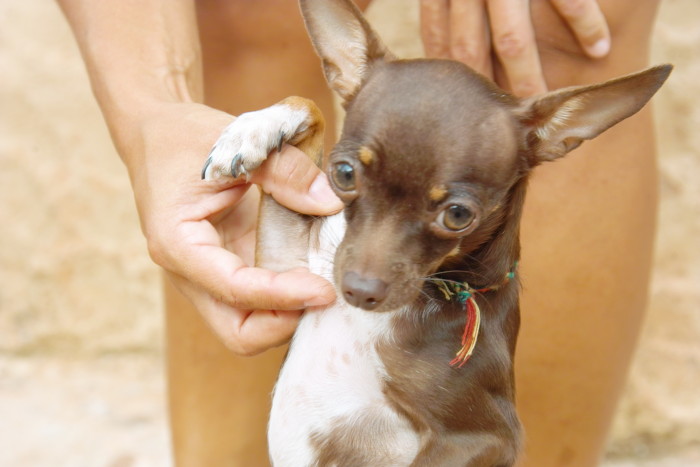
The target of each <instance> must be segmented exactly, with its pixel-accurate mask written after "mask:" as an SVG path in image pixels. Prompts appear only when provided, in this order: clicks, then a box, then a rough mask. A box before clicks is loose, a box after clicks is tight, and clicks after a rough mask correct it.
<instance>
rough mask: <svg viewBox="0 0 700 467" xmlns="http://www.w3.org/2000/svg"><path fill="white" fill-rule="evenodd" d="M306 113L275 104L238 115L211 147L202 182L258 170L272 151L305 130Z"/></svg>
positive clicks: (280, 148)
mask: <svg viewBox="0 0 700 467" xmlns="http://www.w3.org/2000/svg"><path fill="white" fill-rule="evenodd" d="M308 120H309V113H308V111H307V110H306V109H303V108H301V109H300V108H294V107H291V106H289V105H285V104H275V105H273V106H271V107H267V108H266V109H262V110H257V111H255V112H248V113H244V114H241V115H240V116H239V117H238V118H237V119H236V120H235V121H234V122H233V123H231V124H230V125H229V126H227V127H226V128H225V129H224V131H223V132H222V133H221V136H219V139H218V140H217V141H216V143H215V144H214V147H213V148H212V150H211V152H210V153H209V158H208V159H207V160H206V162H205V164H204V168H203V169H202V179H204V180H215V179H219V178H226V177H233V178H238V177H240V176H245V177H246V179H248V178H249V177H250V173H251V172H252V171H253V170H255V169H257V168H258V167H260V164H262V163H263V162H264V161H265V159H267V155H268V154H269V153H270V151H272V150H273V149H275V148H277V150H278V151H280V150H282V145H283V144H284V143H285V142H287V141H289V140H291V139H292V138H293V137H294V136H295V135H296V134H298V133H301V132H303V131H305V130H306V129H307V127H308V124H307V122H308Z"/></svg>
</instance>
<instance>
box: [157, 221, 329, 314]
mask: <svg viewBox="0 0 700 467" xmlns="http://www.w3.org/2000/svg"><path fill="white" fill-rule="evenodd" d="M184 238H187V239H188V241H194V242H195V243H194V244H191V245H186V246H184V247H183V248H181V251H179V252H176V255H177V258H176V259H175V261H173V263H174V265H173V267H172V268H171V270H174V271H175V272H177V273H178V274H179V275H180V276H183V277H184V278H186V279H188V280H190V281H191V282H192V283H194V284H197V285H198V286H199V287H200V288H202V289H203V290H205V291H206V292H207V293H208V294H209V295H211V296H212V297H214V298H215V299H216V300H218V301H221V302H223V303H226V304H227V305H229V306H232V307H234V308H240V309H247V310H255V309H266V310H300V309H303V308H306V307H308V306H316V305H326V304H329V303H331V302H332V301H333V300H334V299H335V289H334V287H333V285H332V284H331V283H330V282H328V281H327V280H325V279H323V278H322V277H320V276H317V275H315V274H311V273H310V272H308V271H306V270H305V269H295V270H291V271H286V272H281V273H277V272H273V271H269V270H267V269H262V268H255V267H248V266H246V265H245V263H244V262H243V260H242V259H241V258H239V257H238V256H236V255H234V254H233V253H231V252H230V251H228V250H226V249H224V248H221V247H218V246H213V245H197V243H196V237H194V235H187V232H184Z"/></svg>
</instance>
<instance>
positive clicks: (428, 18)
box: [420, 0, 610, 97]
mask: <svg viewBox="0 0 700 467" xmlns="http://www.w3.org/2000/svg"><path fill="white" fill-rule="evenodd" d="M549 2H550V3H551V4H552V6H553V7H554V8H555V9H556V10H557V12H558V13H559V15H560V16H561V17H562V18H563V19H564V21H565V22H566V23H567V25H568V26H569V28H570V29H571V31H572V32H573V34H574V35H575V37H576V39H577V40H578V43H579V45H580V46H581V48H582V49H583V51H584V52H585V54H586V55H588V56H589V57H592V58H601V57H604V56H605V55H607V53H608V51H609V49H610V32H609V30H608V25H607V22H606V20H605V17H604V16H603V14H602V12H601V10H600V8H599V6H598V3H597V1H596V0H575V1H574V0H549ZM420 13H421V37H422V39H423V44H424V47H425V52H426V55H427V56H428V57H440V58H453V59H455V60H459V61H462V62H464V63H466V64H467V65H469V66H471V67H472V68H474V69H475V70H476V71H478V72H479V73H482V74H483V75H485V76H487V77H488V78H490V79H494V65H495V63H494V61H493V60H494V59H496V60H497V61H498V62H500V64H501V65H502V67H503V68H504V71H505V75H506V77H507V81H508V82H507V83H503V82H499V83H498V84H499V85H501V86H502V87H506V88H509V89H510V90H511V91H512V92H513V94H515V95H517V96H521V97H524V96H530V95H534V94H540V93H543V92H545V91H546V90H547V85H546V83H545V80H544V76H543V73H542V66H541V64H540V57H539V53H538V50H537V44H536V41H535V31H534V28H533V24H532V21H531V19H530V1H529V0H420ZM492 48H493V51H492ZM492 52H494V53H495V56H494V55H492Z"/></svg>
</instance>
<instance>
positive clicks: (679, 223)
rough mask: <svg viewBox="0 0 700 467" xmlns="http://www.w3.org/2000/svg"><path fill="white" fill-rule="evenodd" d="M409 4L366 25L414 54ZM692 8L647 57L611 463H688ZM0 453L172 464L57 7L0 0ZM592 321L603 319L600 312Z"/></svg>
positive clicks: (34, 459) (699, 340)
mask: <svg viewBox="0 0 700 467" xmlns="http://www.w3.org/2000/svg"><path fill="white" fill-rule="evenodd" d="M415 3H416V2H408V1H406V0H379V1H377V4H376V5H374V6H373V7H372V11H371V17H372V21H373V22H376V23H377V24H378V25H379V29H380V30H381V31H382V33H383V34H384V35H385V36H387V37H388V38H389V39H388V42H390V44H393V45H392V48H393V49H394V50H395V51H396V52H398V53H399V54H401V55H404V56H406V55H414V54H416V53H417V52H416V51H417V50H418V49H417V44H416V42H415V40H414V41H408V42H406V38H411V37H413V38H415V37H416V36H415V35H416V20H415V18H416V16H415V11H414V10H413V9H411V8H409V5H411V6H412V5H414V4H415ZM699 51H700V2H699V1H698V0H665V1H664V2H662V6H661V10H660V15H659V22H658V25H657V28H656V31H655V35H654V40H653V58H652V62H653V63H660V62H672V63H674V64H675V65H676V69H675V71H674V73H673V74H672V75H671V78H670V80H669V82H668V84H667V85H666V86H665V87H664V88H663V89H662V90H661V92H660V93H659V95H658V96H657V97H656V98H655V100H654V106H655V112H656V117H657V123H658V135H659V155H660V160H659V164H660V169H661V194H662V200H661V211H660V223H659V235H658V245H657V249H656V262H655V269H654V277H653V286H652V295H651V306H650V309H649V314H648V319H647V322H646V326H645V329H644V333H643V336H642V341H641V344H640V347H639V351H638V353H637V357H636V360H635V363H634V366H633V369H632V373H631V376H630V382H629V385H628V389H627V392H626V395H625V398H624V400H623V402H622V404H621V406H620V409H619V415H618V418H617V421H616V424H615V430H614V435H613V439H612V440H611V444H610V449H609V456H608V460H607V461H606V465H609V466H613V465H614V466H623V465H624V466H628V465H629V466H633V465H654V466H657V465H660V466H688V465H700V241H699V239H700V131H698V126H699V125H700V53H699ZM0 216H1V217H0V219H2V224H1V227H0V440H2V441H1V444H2V446H3V448H2V449H0V465H2V466H44V465H46V466H59V465H66V466H129V465H138V466H142V465H144V466H145V465H154V466H160V465H168V463H169V460H168V459H169V457H168V448H167V434H166V425H165V409H164V406H165V401H164V384H163V375H162V365H161V354H162V349H161V346H162V330H161V319H162V316H161V311H160V305H161V298H160V281H159V275H158V271H157V269H156V268H155V267H154V266H153V265H152V264H151V262H150V260H149V259H148V256H147V254H146V248H145V242H144V240H143V238H142V236H141V233H140V231H139V227H138V221H137V218H136V214H135V209H134V207H133V202H132V198H131V192H130V189H129V182H128V179H127V176H126V172H125V170H124V168H123V166H122V165H121V163H120V161H119V158H118V157H117V155H116V153H115V152H114V150H113V148H112V146H111V143H110V141H109V136H108V134H107V131H106V129H105V127H104V124H103V122H102V119H101V115H100V113H99V111H98V109H97V107H96V105H95V104H94V102H93V99H92V96H91V94H90V91H89V86H88V82H87V78H86V75H85V72H84V70H83V66H82V63H81V61H80V58H79V56H78V52H77V48H76V46H75V44H74V41H73V39H72V37H71V35H70V32H69V30H68V28H67V26H66V24H65V22H64V20H63V18H62V17H61V15H60V12H59V11H58V8H57V7H56V5H55V4H54V3H53V2H50V1H46V0H24V1H19V0H2V1H0ZM601 325H602V326H604V325H605V323H601Z"/></svg>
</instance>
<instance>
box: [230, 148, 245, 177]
mask: <svg viewBox="0 0 700 467" xmlns="http://www.w3.org/2000/svg"><path fill="white" fill-rule="evenodd" d="M243 173H245V168H244V167H243V155H242V154H241V153H240V152H239V153H238V154H236V155H235V156H234V157H233V160H231V176H232V177H233V178H238V177H239V176H240V175H241V174H243Z"/></svg>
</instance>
